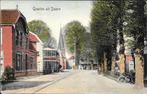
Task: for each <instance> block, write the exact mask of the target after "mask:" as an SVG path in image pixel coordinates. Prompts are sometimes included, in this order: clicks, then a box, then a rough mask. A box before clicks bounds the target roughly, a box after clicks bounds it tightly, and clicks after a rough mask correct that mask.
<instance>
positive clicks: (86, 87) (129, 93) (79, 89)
mask: <svg viewBox="0 0 147 94" xmlns="http://www.w3.org/2000/svg"><path fill="white" fill-rule="evenodd" d="M5 87H7V89H6V90H3V91H2V94H20V93H27V94H28V93H33V94H40V93H42V94H145V92H147V89H146V88H144V89H137V88H135V86H134V85H132V84H127V83H119V82H116V81H114V80H112V79H109V78H107V77H105V76H103V75H98V74H97V72H96V71H95V70H70V71H65V72H60V73H55V74H50V75H41V76H38V77H34V78H28V79H27V78H26V79H22V80H19V81H18V82H14V83H10V84H8V85H7V86H5ZM8 87H9V88H8ZM12 87H14V88H15V89H14V88H12ZM18 87H19V88H18Z"/></svg>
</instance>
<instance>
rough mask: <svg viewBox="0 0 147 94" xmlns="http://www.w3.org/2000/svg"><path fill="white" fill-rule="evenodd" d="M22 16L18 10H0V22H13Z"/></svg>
mask: <svg viewBox="0 0 147 94" xmlns="http://www.w3.org/2000/svg"><path fill="white" fill-rule="evenodd" d="M20 16H23V15H22V14H21V12H20V11H18V10H16V9H15V10H0V19H1V20H0V24H15V23H16V22H17V21H18V19H19V17H20Z"/></svg>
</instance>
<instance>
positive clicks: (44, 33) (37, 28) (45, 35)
mask: <svg viewBox="0 0 147 94" xmlns="http://www.w3.org/2000/svg"><path fill="white" fill-rule="evenodd" d="M28 27H29V30H30V31H31V32H33V33H35V34H37V35H38V36H39V38H40V39H41V40H42V41H43V42H44V43H47V42H48V40H49V37H50V36H51V34H50V32H51V30H50V28H49V27H48V26H47V24H46V23H45V22H43V21H41V20H32V21H31V22H29V23H28Z"/></svg>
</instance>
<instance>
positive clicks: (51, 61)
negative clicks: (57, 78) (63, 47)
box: [43, 48, 60, 74]
mask: <svg viewBox="0 0 147 94" xmlns="http://www.w3.org/2000/svg"><path fill="white" fill-rule="evenodd" d="M59 66H60V59H59V53H58V51H57V50H56V49H52V48H44V49H43V73H44V74H49V73H53V72H59Z"/></svg>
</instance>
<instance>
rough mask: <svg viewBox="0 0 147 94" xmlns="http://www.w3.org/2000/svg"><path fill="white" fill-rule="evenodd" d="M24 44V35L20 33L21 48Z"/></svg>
mask: <svg viewBox="0 0 147 94" xmlns="http://www.w3.org/2000/svg"><path fill="white" fill-rule="evenodd" d="M22 43H23V33H22V32H21V33H20V46H22Z"/></svg>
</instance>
